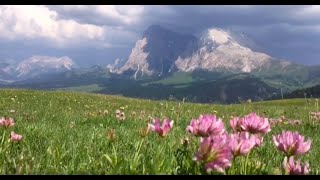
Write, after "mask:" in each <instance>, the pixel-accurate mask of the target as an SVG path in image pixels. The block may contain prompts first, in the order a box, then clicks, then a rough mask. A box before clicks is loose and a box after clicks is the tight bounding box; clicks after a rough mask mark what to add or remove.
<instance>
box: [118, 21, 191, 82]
mask: <svg viewBox="0 0 320 180" xmlns="http://www.w3.org/2000/svg"><path fill="white" fill-rule="evenodd" d="M196 47H197V38H196V37H195V36H193V35H184V34H179V33H176V32H173V31H170V30H167V29H164V28H162V27H161V26H158V25H153V26H150V27H149V28H148V29H147V30H146V31H145V32H144V33H143V36H142V39H140V40H138V41H137V42H136V44H135V47H134V48H133V49H132V52H131V54H130V56H129V58H128V60H127V62H126V63H125V64H124V66H122V67H121V68H120V69H119V70H118V71H117V73H118V74H123V73H124V74H126V73H129V74H130V73H132V74H133V76H134V78H135V79H136V78H137V77H141V76H144V75H147V76H150V75H158V76H161V75H164V74H167V73H170V72H172V71H175V70H176V67H175V64H174V62H175V60H176V59H177V58H178V57H179V56H182V57H188V56H190V55H191V54H192V52H193V51H194V50H196Z"/></svg>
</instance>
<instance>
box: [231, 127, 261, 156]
mask: <svg viewBox="0 0 320 180" xmlns="http://www.w3.org/2000/svg"><path fill="white" fill-rule="evenodd" d="M255 145H256V137H255V136H254V135H251V136H250V134H249V133H248V132H238V133H234V134H231V135H230V138H229V146H230V149H231V152H232V155H233V157H237V156H244V155H246V154H248V153H249V152H250V151H251V149H252V148H253V147H254V146H255Z"/></svg>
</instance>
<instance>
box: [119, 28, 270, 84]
mask: <svg viewBox="0 0 320 180" xmlns="http://www.w3.org/2000/svg"><path fill="white" fill-rule="evenodd" d="M246 46H247V47H246ZM254 49H259V47H257V45H256V44H255V43H254V42H253V41H252V40H250V39H249V38H248V37H246V36H245V35H244V34H241V33H238V34H237V33H236V32H232V31H228V30H223V29H218V28H212V29H208V30H207V31H205V32H204V33H203V34H202V35H201V36H200V38H196V37H195V36H192V35H182V34H179V33H176V32H172V31H170V30H167V29H164V28H162V27H160V26H150V27H149V28H148V29H147V30H146V31H145V32H144V34H143V37H142V39H140V40H138V41H137V42H136V45H135V47H134V48H133V49H132V52H131V54H130V56H129V58H128V61H127V62H126V63H125V65H124V66H122V67H121V68H120V69H118V70H117V71H116V72H117V73H119V74H121V73H124V72H126V71H131V72H132V73H133V76H134V77H135V78H137V77H138V76H143V75H148V76H151V75H158V76H161V75H164V74H166V73H170V72H173V71H186V72H190V71H194V70H197V69H201V70H208V71H214V70H228V71H231V72H253V71H255V70H257V69H261V68H262V67H263V66H267V65H268V64H270V63H271V61H272V60H271V59H272V58H271V57H270V56H269V55H267V54H264V53H261V52H256V51H254Z"/></svg>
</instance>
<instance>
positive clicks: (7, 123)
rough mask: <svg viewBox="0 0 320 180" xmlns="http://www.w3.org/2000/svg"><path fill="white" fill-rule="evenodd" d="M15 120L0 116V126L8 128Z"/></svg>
mask: <svg viewBox="0 0 320 180" xmlns="http://www.w3.org/2000/svg"><path fill="white" fill-rule="evenodd" d="M14 124H15V122H14V120H13V119H12V118H9V119H5V118H3V117H2V118H0V126H2V127H5V128H8V127H12V126H14Z"/></svg>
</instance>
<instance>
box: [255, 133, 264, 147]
mask: <svg viewBox="0 0 320 180" xmlns="http://www.w3.org/2000/svg"><path fill="white" fill-rule="evenodd" d="M254 136H255V145H254V147H261V146H262V143H263V137H262V136H261V135H260V134H254Z"/></svg>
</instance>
